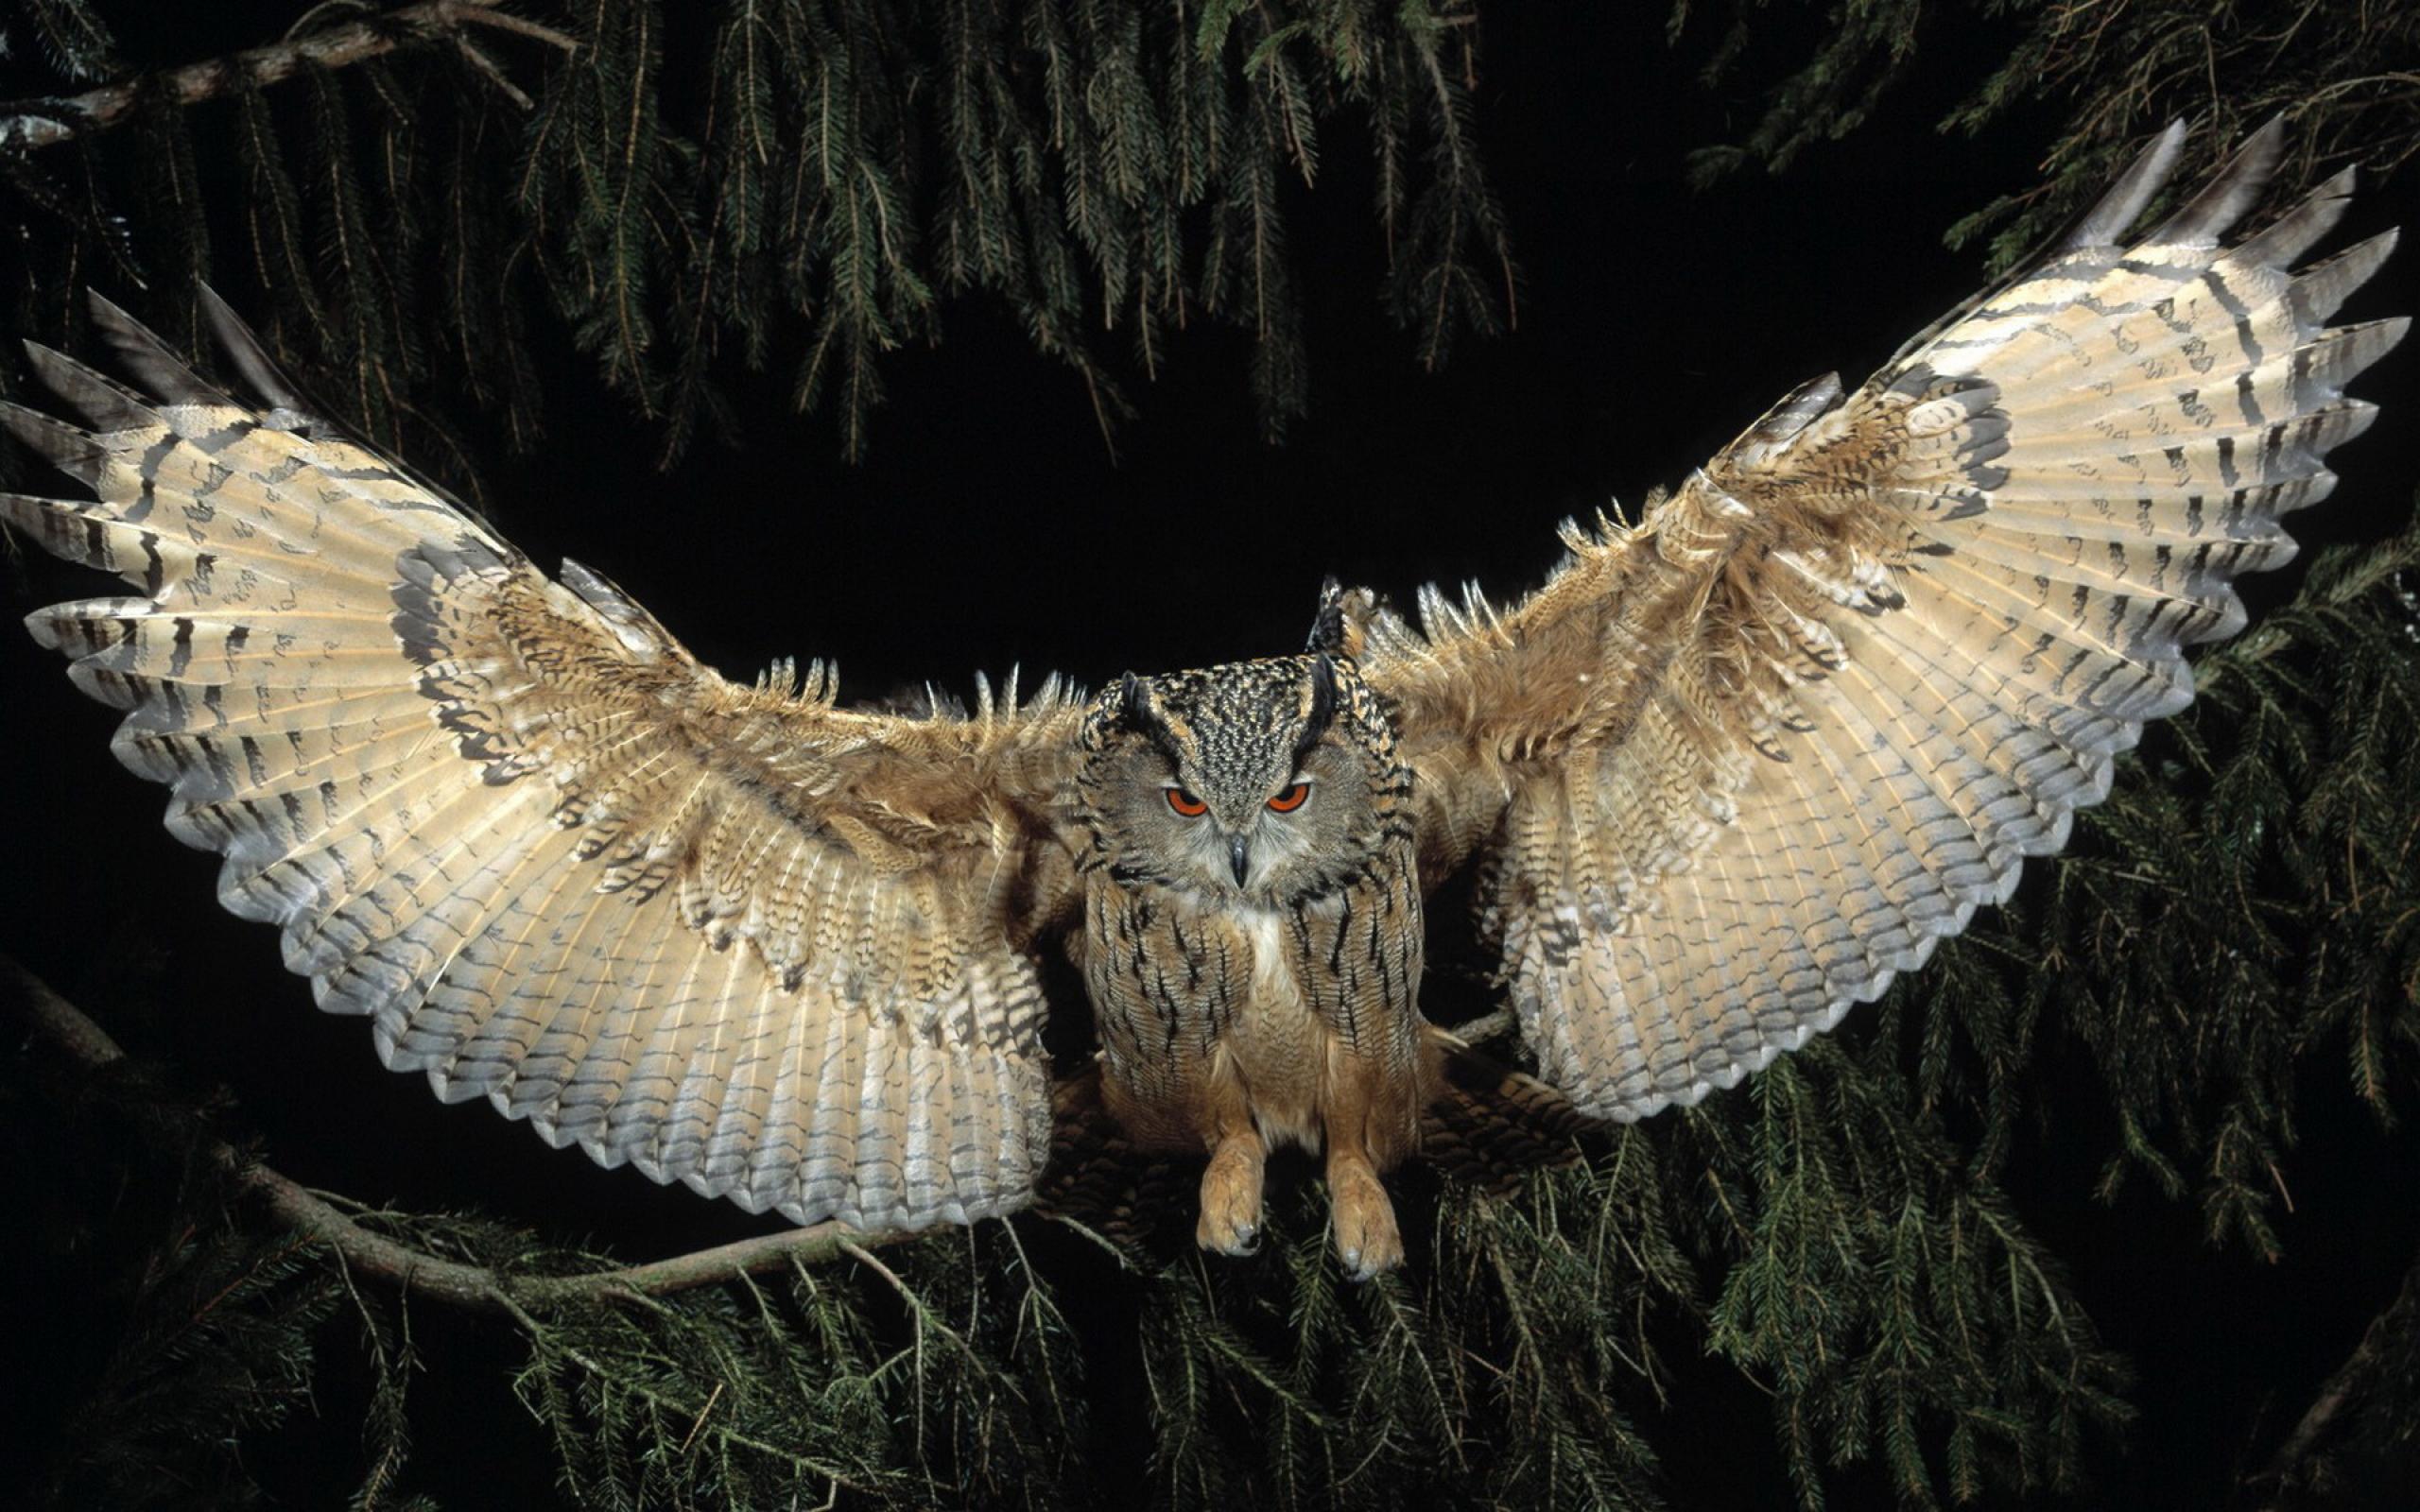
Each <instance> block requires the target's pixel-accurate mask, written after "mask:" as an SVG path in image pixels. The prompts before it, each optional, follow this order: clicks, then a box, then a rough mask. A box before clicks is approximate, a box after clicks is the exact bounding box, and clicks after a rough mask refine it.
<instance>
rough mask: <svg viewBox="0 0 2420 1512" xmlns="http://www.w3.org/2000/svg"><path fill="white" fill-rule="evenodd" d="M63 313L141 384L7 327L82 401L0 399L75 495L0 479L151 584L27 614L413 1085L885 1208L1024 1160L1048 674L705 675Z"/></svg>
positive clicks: (35, 523) (57, 532)
mask: <svg viewBox="0 0 2420 1512" xmlns="http://www.w3.org/2000/svg"><path fill="white" fill-rule="evenodd" d="M96 318H97V320H98V321H99V323H100V324H101V326H102V327H103V329H104V330H105V332H107V333H108V334H109V335H111V337H112V342H113V344H114V345H116V346H117V347H118V348H119V349H120V351H121V352H122V353H126V354H130V356H133V357H135V358H137V359H138V360H137V361H136V362H135V364H134V366H135V368H136V370H137V371H138V372H139V373H140V374H141V375H142V377H143V378H144V380H145V381H146V382H147V383H149V384H151V385H153V386H154V387H157V388H158V389H159V390H160V391H159V392H157V393H156V394H154V395H151V396H148V397H146V396H143V395H139V394H137V393H135V392H134V391H133V390H130V389H127V388H123V387H119V386H117V385H115V384H113V383H112V382H111V381H110V380H107V379H104V378H101V377H100V376H98V375H97V374H94V373H92V372H90V371H89V370H88V369H83V368H82V367H80V366H79V365H78V364H76V363H74V362H72V361H71V360H70V359H67V358H65V357H62V356H60V355H58V354H56V353H50V352H41V353H40V354H39V355H38V358H37V366H38V368H39V369H40V370H41V371H42V372H43V375H44V376H45V378H46V379H47V380H48V381H50V382H51V384H52V385H53V387H55V388H56V389H57V390H58V391H59V392H60V393H61V397H62V398H65V399H66V400H68V401H69V402H70V403H72V404H77V405H78V407H79V408H81V409H82V410H83V411H84V412H85V413H86V414H87V416H88V417H89V418H90V420H91V422H92V423H93V424H95V425H96V426H100V427H102V428H101V429H99V430H96V431H90V432H88V431H85V430H82V429H79V428H77V427H73V426H69V425H65V424H63V423H61V422H60V421H53V420H50V419H49V418H47V417H43V416H40V415H37V414H34V413H32V412H29V411H24V410H16V411H12V412H11V413H10V414H9V422H10V423H11V425H12V426H13V428H15V429H16V431H17V432H18V434H19V435H20V436H22V437H24V438H26V439H27V440H29V441H31V442H32V443H33V444H35V445H36V446H37V447H39V448H41V449H42V450H43V453H44V454H45V455H49V456H51V457H52V458H53V459H55V460H56V461H57V462H58V463H59V465H61V467H62V469H63V470H65V471H67V472H70V473H71V474H73V475H75V476H77V477H78V478H79V479H81V480H82V481H84V482H85V483H87V484H88V485H89V486H91V487H92V488H93V490H94V491H95V493H96V495H97V496H98V498H97V502H95V503H92V504H80V503H74V502H64V501H52V500H41V499H29V498H17V497H11V498H9V499H7V500H5V501H0V517H5V518H6V519H7V520H8V521H9V523H10V524H15V525H17V526H19V527H21V528H23V529H26V530H27V531H29V532H31V533H32V534H33V535H34V537H35V539H36V540H38V541H41V542H42V543H43V545H45V546H47V547H49V548H50V549H51V550H53V551H55V552H57V553H59V554H60V555H61V556H63V557H67V558H71V559H75V560H79V561H84V562H87V563H89V564H91V565H94V566H96V567H100V568H104V569H106V570H109V571H112V572H115V573H117V574H119V575H120V576H124V577H126V578H127V579H128V580H130V581H131V582H133V583H134V584H136V585H137V586H138V587H139V588H141V589H142V590H143V592H144V593H145V595H147V596H144V597H135V598H115V599H103V600H92V601H87V602H84V603H78V604H63V605H58V606H54V607H52V608H50V609H48V610H42V611H39V612H37V613H36V614H34V615H33V616H32V617H31V619H30V621H29V624H30V625H31V627H32V628H33V630H34V633H35V635H36V636H37V637H38V638H40V639H41V640H43V642H44V643H45V644H51V645H54V646H56V647H58V648H59V649H61V651H63V652H65V653H66V654H68V655H69V656H71V657H73V658H75V662H74V664H73V666H72V667H71V675H72V676H73V677H74V678H75V679H76V680H77V682H78V684H79V685H80V686H82V687H84V688H85V689H86V690H87V691H88V692H90V693H92V694H94V695H95V696H97V697H99V698H101V699H103V700H104V701H106V702H109V703H111V704H113V705H115V706H116V707H119V708H122V709H125V710H127V711H128V712H129V713H128V717H127V719H126V720H125V722H124V723H123V725H122V726H121V729H120V730H119V733H118V736H117V739H116V749H117V752H118V754H119V756H120V758H121V759H122V760H123V761H125V762H126V764H127V765H129V766H130V767H132V768H133V769H134V770H135V771H137V772H139V773H142V774H143V775H145V776H147V777H151V778H154V779H156V780H159V781H162V782H168V783H170V784H171V785H172V787H173V789H174V798H173V800H172V804H171V808H170V813H169V827H170V829H171V830H172V831H174V832H175V833H177V834H178V835H179V836H180V837H182V838H183V839H185V840H186V841H188V842H189V843H192V844H195V845H198V846H201V847H203V848H206V849H210V850H214V851H219V852H221V853H222V854H223V855H225V857H226V865H225V867H224V868H223V870H222V873H221V880H220V888H219V891H220V898H221V901H222V902H224V903H225V904H226V905H227V906H228V907H229V908H231V909H232V910H233V911H234V912H236V913H238V914H241V915H244V916H246V917H248V918H254V919H266V920H268V921H271V922H275V923H278V924H280V925H281V926H282V927H283V930H284V936H285V956H286V961H287V964H288V965H289V966H290V967H291V968H292V969H293V970H295V971H299V972H302V973H304V974H306V975H308V976H310V977H311V978H312V983H313V988H314V990H315V992H316V994H317V995H318V998H319V1000H320V1005H322V1006H323V1007H325V1008H327V1009H328V1010H330V1011H332V1012H341V1013H352V1014H361V1015H365V1016H368V1017H370V1018H371V1019H372V1022H373V1025H374V1027H375V1030H376V1038H377V1043H378V1047H379V1051H380V1053H381V1055H382V1056H383V1057H384V1058H385V1059H386V1060H387V1062H388V1063H389V1065H391V1066H394V1067H396V1068H397V1069H411V1070H422V1071H424V1072H426V1073H427V1074H428V1076H429V1078H430V1080H431V1082H432V1084H433V1085H434V1086H435V1087H436V1088H437V1090H438V1091H439V1092H440V1093H441V1094H442V1095H443V1096H445V1097H447V1098H449V1099H460V1098H468V1097H475V1096H486V1097H488V1098H489V1099H490V1100H491V1101H493V1103H494V1105H495V1106H496V1107H497V1108H500V1109H501V1110H503V1111H505V1112H506V1113H508V1114H510V1115H511V1116H514V1117H526V1118H527V1119H529V1120H530V1121H531V1122H532V1123H533V1125H536V1126H537V1127H538V1128H539V1130H540V1131H541V1132H542V1133H544V1135H545V1136H546V1137H547V1138H548V1139H549V1140H550V1141H552V1142H553V1143H557V1144H566V1143H577V1144H579V1146H580V1147H581V1148H583V1149H585V1150H586V1151H587V1152H588V1153H589V1154H590V1155H592V1156H593V1157H595V1158H596V1159H597V1160H600V1161H603V1162H605V1163H607V1164H609V1165H612V1164H619V1163H622V1162H624V1161H628V1162H629V1163H631V1164H633V1165H635V1166H637V1167H638V1168H640V1169H641V1170H643V1171H645V1172H646V1173H647V1174H648V1175H649V1176H651V1177H655V1178H656V1179H658V1180H673V1179H680V1180H683V1181H685V1182H687V1183H688V1184H690V1185H691V1186H694V1187H696V1188H697V1189H699V1190H700V1191H701V1192H705V1193H708V1194H720V1195H729V1196H731V1197H732V1198H734V1199H735V1200H736V1201H738V1202H739V1203H741V1204H742V1205H743V1206H745V1207H748V1208H750V1209H752V1210H759V1209H772V1210H778V1211H782V1212H784V1213H787V1215H789V1216H790V1217H792V1218H795V1219H797V1220H799V1221H801V1222H809V1221H814V1220H816V1219H820V1218H824V1217H839V1218H843V1219H845V1220H847V1221H849V1222H852V1223H856V1224H859V1225H862V1226H866V1227H870V1228H912V1227H920V1226H922V1225H925V1224H928V1223H932V1222H936V1221H942V1220H945V1219H946V1220H951V1221H966V1220H969V1219H972V1218H975V1217H978V1216H981V1215H983V1214H985V1213H989V1212H996V1211H1005V1210H1007V1209H1009V1208H1012V1207H1015V1206H1018V1205H1020V1204H1021V1203H1023V1202H1024V1201H1025V1200H1027V1198H1028V1196H1029V1193H1030V1190H1031V1186H1032V1182H1033V1179H1034V1177H1035V1175H1036V1173H1037V1172H1038V1171H1039V1169H1040V1166H1041V1162H1042V1160H1044V1159H1045V1157H1046V1153H1047V1141H1048V1137H1049V1112H1048V1086H1047V1075H1046V1071H1047V1067H1046V1059H1045V1057H1044V1056H1043V1054H1042V1051H1041V1048H1040V1022H1041V1016H1042V1006H1043V1005H1042V994H1041V988H1040V984H1039V978H1038V974H1037V971H1036V968H1035V965H1034V962H1033V960H1032V958H1031V954H1030V945H1031V942H1032V940H1033V938H1034V936H1035V935H1036V934H1037V933H1038V932H1039V931H1040V930H1041V929H1042V928H1043V927H1044V925H1045V924H1046V923H1047V922H1048V921H1049V920H1051V919H1054V918H1057V917H1059V916H1061V915H1063V914H1064V912H1065V911H1066V910H1067V909H1068V908H1069V907H1070V906H1072V896H1073V894H1072V891H1071V890H1070V884H1069V880H1068V879H1069V878H1071V876H1072V870H1071V868H1070V866H1069V864H1068V859H1067V858H1066V857H1065V855H1064V854H1063V853H1059V854H1055V855H1054V854H1051V853H1050V852H1052V851H1054V850H1055V848H1056V842H1055V840H1054V839H1053V838H1052V836H1053V833H1054V831H1053V828H1052V824H1051V821H1050V819H1049V816H1048V814H1047V812H1046V811H1047V808H1048V805H1049V804H1050V803H1051V802H1052V801H1053V795H1054V794H1055V792H1056V790H1057V789H1058V787H1059V786H1061V785H1062V783H1063V773H1064V769H1065V767H1066V766H1067V765H1068V764H1069V762H1070V761H1071V759H1072V757H1071V752H1072V748H1073V745H1074V742H1073V736H1074V732H1075V727H1076V723H1077V720H1078V718H1079V710H1078V707H1077V705H1076V703H1075V702H1074V701H1072V700H1071V699H1070V698H1069V697H1067V696H1064V695H1063V692H1062V691H1061V690H1060V689H1059V688H1058V687H1057V686H1056V685H1055V684H1054V685H1052V686H1050V687H1048V688H1046V689H1045V690H1044V691H1043V693H1042V694H1041V696H1039V697H1037V698H1035V699H1032V700H1030V701H1028V702H1026V703H1023V704H1020V703H1018V701H1017V699H1016V696H1015V694H1014V691H1013V689H1011V691H1010V693H1009V695H1008V696H1007V698H1006V699H1005V700H1003V701H1002V702H1001V703H999V704H997V705H996V706H995V705H994V702H993V701H992V700H991V698H990V696H989V690H988V689H986V690H985V694H984V697H983V699H982V703H981V707H980V709H979V711H978V713H977V714H976V715H975V716H973V717H964V718H961V717H934V718H924V719H910V718H903V717H897V716H890V715H874V714H860V713H851V712H848V711H844V710H839V709H836V708H834V707H833V706H832V703H831V698H830V694H831V685H830V680H829V679H828V678H825V677H823V676H822V675H821V672H820V671H819V672H817V673H815V674H813V675H811V677H810V679H809V682H808V685H807V686H806V687H805V688H804V689H797V688H792V687H790V686H787V685H784V684H775V683H770V682H769V683H768V684H766V685H763V686H760V687H757V688H744V687H738V686H735V685H733V684H730V683H727V682H725V681H723V680H722V679H720V678H718V677H717V676H716V675H715V674H714V673H712V672H711V671H709V670H707V669H705V668H703V667H700V666H699V665H698V664H697V663H696V662H694V660H692V659H691V658H690V657H689V656H688V654H687V653H686V652H685V651H684V650H683V648H682V647H681V646H680V644H678V643H677V642H676V641H674V640H673V639H672V638H671V637H670V636H669V635H668V634H667V633H666V632H665V631H664V630H663V628H662V627H660V626H659V625H657V624H656V623H655V621H654V620H653V619H652V618H651V617H650V616H648V615H647V613H646V611H645V610H640V609H639V608H638V607H637V606H636V605H635V604H632V603H631V602H630V601H629V600H628V599H627V598H625V597H623V596H622V595H621V594H620V593H618V591H617V590H614V588H613V586H612V585H611V584H610V583H608V582H606V581H605V580H604V579H603V578H602V577H601V576H597V575H596V574H595V573H593V572H591V571H589V570H588V569H585V568H582V567H579V565H578V564H576V563H573V564H567V566H566V569H565V573H564V580H563V581H562V582H560V583H558V582H552V581H549V580H547V579H546V578H545V577H544V576H542V575H540V574H539V573H538V572H537V571H536V570H535V569H534V568H533V567H532V566H531V565H530V564H529V563H528V562H527V559H526V558H523V557H522V556H521V555H520V554H519V553H518V552H516V551H514V550H513V549H512V548H511V547H510V545H508V544H506V543H505V542H503V541H500V540H499V539H497V538H496V537H494V536H493V534H492V533H491V532H490V531H488V530H487V529H486V528H485V527H484V526H483V525H482V524H479V523H478V522H477V521H476V519H475V517H473V516H471V515H470V514H469V513H468V512H467V511H464V510H462V509H461V508H459V507H457V506H455V505H454V504H453V503H451V502H450V501H448V500H446V499H445V498H444V497H442V496H441V494H439V493H438V492H436V491H435V490H429V489H427V488H426V487H424V486H423V485H421V484H419V483H418V482H417V481H416V480H414V479H412V478H411V477H410V476H409V475H408V474H406V473H405V472H402V471H401V470H400V469H397V468H395V467H393V466H392V465H390V464H389V463H387V462H385V461H383V460H382V459H380V458H378V457H377V456H376V455H373V454H372V453H370V452H369V451H368V450H367V449H365V448H362V447H360V446H358V445H356V444H354V443H352V442H350V441H347V440H344V439H343V438H340V437H338V436H337V435H336V434H335V433H334V432H333V431H332V430H331V429H329V428H328V427H326V426H325V425H323V424H322V423H321V422H319V421H312V420H310V419H309V418H308V417H307V416H306V415H304V414H302V413H301V412H300V411H299V409H298V408H296V407H295V404H296V403H297V402H295V401H293V399H292V396H291V395H290V393H287V392H286V391H285V389H284V388H283V386H282V384H281V385H279V387H278V389H277V392H276V394H275V395H274V396H272V397H273V399H274V401H275V403H276V404H277V407H276V408H274V409H272V410H269V411H263V410H260V409H255V408H252V407H250V406H247V405H244V404H238V403H236V402H235V401H233V400H232V399H229V398H228V397H227V396H225V395H224V394H221V393H220V392H219V391H218V390H216V389H215V388H213V387H210V386H208V385H207V384H205V383H203V382H202V381H201V380H199V379H198V378H195V377H194V376H193V375H192V374H191V373H189V372H187V371H185V370H184V369H183V368H182V365H181V364H179V363H177V362H175V360H174V359H173V358H172V357H171V356H169V355H168V354H167V353H166V351H165V349H164V347H162V346H161V345H160V344H159V343H158V341H157V339H156V338H155V337H152V336H151V335H149V334H148V333H147V332H144V331H143V330H142V329H141V328H140V327H138V326H135V325H134V324H133V322H132V321H131V320H130V319H128V318H126V317H125V316H124V315H123V314H121V313H119V312H116V311H115V310H113V309H112V308H110V307H108V306H106V305H101V306H99V307H98V309H97V315H96ZM219 321H220V324H221V326H222V330H223V333H224V334H225V335H226V336H227V339H228V340H229V342H230V345H231V348H232V349H233V350H234V351H235V352H238V354H239V361H238V365H239V367H242V368H243V369H245V370H246V372H247V375H248V376H250V377H253V378H254V379H255V380H256V381H258V379H259V374H260V373H262V372H266V371H267V370H268V369H266V362H265V359H260V358H258V357H257V348H256V346H255V345H254V344H253V343H252V342H251V338H250V336H249V334H248V333H243V332H242V331H241V330H240V327H238V326H236V325H235V324H234V322H233V317H232V316H229V315H226V314H225V312H224V311H223V310H221V311H220V312H219ZM247 352H250V353H252V354H253V356H252V359H251V360H249V361H247V360H244V359H243V357H242V355H241V354H243V353H247ZM255 369H258V371H257V372H256V371H255ZM1054 879H1055V880H1054Z"/></svg>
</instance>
